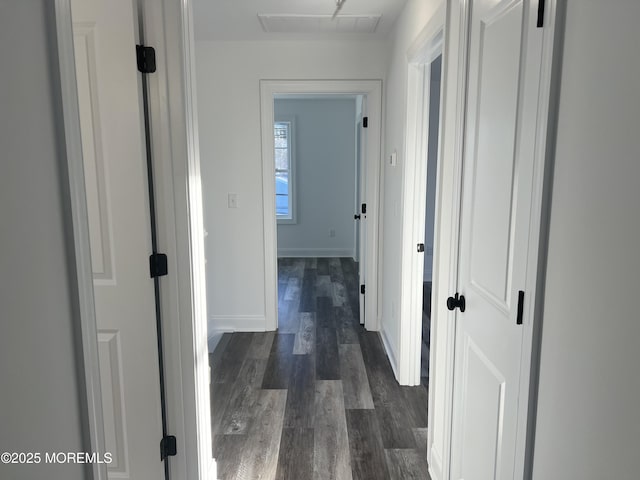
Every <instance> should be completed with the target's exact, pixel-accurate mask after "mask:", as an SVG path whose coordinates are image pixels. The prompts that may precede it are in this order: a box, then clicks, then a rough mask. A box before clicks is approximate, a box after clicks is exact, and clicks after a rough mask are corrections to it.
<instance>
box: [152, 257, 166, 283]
mask: <svg viewBox="0 0 640 480" xmlns="http://www.w3.org/2000/svg"><path fill="white" fill-rule="evenodd" d="M168 270H169V267H168V265H167V256H166V255H165V254H164V253H153V254H151V255H150V256H149V273H150V274H151V278H156V277H164V276H165V275H166V274H167V273H169V272H168Z"/></svg>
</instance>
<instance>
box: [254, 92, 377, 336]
mask: <svg viewBox="0 0 640 480" xmlns="http://www.w3.org/2000/svg"><path fill="white" fill-rule="evenodd" d="M319 92H321V93H319ZM318 95H321V96H322V97H323V99H324V100H325V101H328V99H332V101H337V100H340V99H345V98H347V99H350V100H349V101H350V102H351V103H352V107H350V108H351V111H352V112H353V115H352V116H350V118H349V120H348V121H347V123H345V125H347V127H346V128H348V129H349V130H350V131H352V132H354V130H355V127H356V125H357V124H358V120H360V123H361V125H362V127H361V131H360V144H359V148H356V141H357V135H355V132H354V133H353V134H351V135H350V136H348V137H345V148H348V150H349V152H350V153H349V154H348V155H347V156H348V157H349V165H348V167H349V168H348V169H347V170H345V174H344V175H342V177H344V178H341V179H340V180H339V181H343V182H345V185H344V191H345V192H346V193H345V198H344V199H343V206H342V207H339V206H338V207H336V206H333V207H331V208H333V209H337V211H338V216H339V218H338V219H337V220H339V223H340V224H341V225H343V226H342V227H341V229H340V230H339V229H338V227H335V228H333V227H332V226H330V225H324V227H319V228H322V231H318V232H316V233H317V235H316V237H317V238H312V240H313V241H314V242H318V241H320V240H322V241H326V242H329V243H327V244H325V245H322V244H320V243H316V244H314V245H313V249H315V251H316V254H315V255H317V256H320V257H325V258H326V257H333V258H334V259H337V258H339V257H343V258H351V259H352V262H353V258H354V257H355V256H356V254H357V255H358V257H359V258H358V260H359V261H358V264H357V269H356V265H355V264H353V265H350V266H349V268H348V270H355V275H356V278H357V281H356V282H355V285H356V286H357V291H356V292H351V295H352V296H353V295H354V294H355V295H357V296H358V304H359V306H358V316H359V317H360V323H361V324H363V325H364V326H365V328H366V329H368V330H378V329H379V319H378V318H377V306H378V285H379V279H378V237H379V232H378V211H379V185H380V181H379V177H380V162H379V161H377V159H379V158H380V138H381V136H380V135H381V118H380V116H381V113H382V85H381V82H380V81H355V80H344V81H340V80H330V81H271V80H263V81H261V107H262V108H261V116H262V119H261V120H262V121H261V123H262V155H263V205H264V222H265V224H264V231H265V242H264V245H265V247H264V248H265V300H266V307H267V308H266V318H265V320H266V324H265V330H267V331H269V330H276V329H277V328H278V305H279V301H280V298H279V293H278V290H279V289H278V286H279V278H278V265H277V264H278V261H277V259H278V256H280V257H284V256H286V254H289V255H291V254H295V256H298V257H300V256H306V257H313V256H314V254H313V251H312V250H313V249H311V250H310V249H309V248H308V247H305V246H300V244H298V245H297V246H296V245H295V244H292V243H289V244H285V243H284V242H283V241H284V240H285V239H286V240H287V241H292V238H289V237H295V236H296V235H295V234H294V233H293V232H294V231H295V230H304V229H300V228H298V223H297V222H298V220H299V217H298V213H304V212H306V214H307V215H308V214H309V211H310V210H309V209H307V210H304V212H303V211H301V212H298V210H299V208H301V207H302V204H301V203H300V201H299V199H298V198H296V196H297V195H298V194H299V191H298V190H299V189H300V179H299V178H298V174H297V173H296V169H297V168H298V167H299V166H293V168H290V170H287V168H288V167H287V165H288V164H287V161H288V160H287V158H288V157H287V155H286V154H284V153H283V151H282V150H283V149H285V150H286V148H287V145H289V144H290V145H292V146H290V147H288V148H291V149H292V151H293V150H295V151H296V152H297V151H299V150H300V146H299V145H298V146H295V145H296V143H295V139H294V141H293V142H292V141H291V139H286V141H285V139H284V138H283V139H280V140H279V142H280V143H279V144H280V147H279V149H280V152H278V153H277V152H276V138H275V135H276V127H277V126H278V125H279V126H280V127H279V128H280V134H281V135H282V134H285V135H286V129H287V128H290V129H291V131H293V132H295V131H296V128H297V127H296V121H297V120H296V119H295V115H293V116H292V115H291V112H289V114H287V113H286V112H285V111H283V110H281V111H278V109H277V108H276V102H278V99H280V100H282V101H296V102H299V101H301V100H303V99H305V98H306V99H307V100H308V99H310V98H311V97H314V96H315V97H317V96H318ZM359 98H361V99H362V101H361V106H360V107H359V111H360V112H361V113H360V116H357V115H356V114H357V112H358V109H357V104H356V101H357V100H358V99H359ZM283 108H284V107H283ZM278 115H280V117H279V118H278ZM310 133H311V135H310V137H311V138H312V139H313V137H314V130H313V129H312V130H311V131H310ZM294 135H295V134H294ZM314 141H315V140H314ZM347 143H348V144H349V145H347ZM358 152H359V154H360V156H361V158H362V159H363V160H362V161H361V162H360V164H359V165H360V166H359V167H358V165H356V162H355V158H356V156H357V155H356V154H357V153H358ZM276 154H277V155H281V159H280V160H279V161H278V162H279V163H278V162H277V159H276ZM358 169H359V171H360V175H359V177H360V178H359V182H358V188H354V187H355V183H356V174H357V173H356V172H357V171H358ZM277 173H279V174H280V175H281V178H280V179H278V178H277V177H276V179H275V180H274V177H275V176H276V174H277ZM285 177H287V178H291V179H292V180H293V182H291V183H289V181H287V182H285V181H284V178H285ZM312 177H313V175H312ZM313 178H314V181H312V182H310V184H311V186H310V187H309V188H311V189H313V188H319V187H318V185H319V182H318V181H315V180H317V178H316V177H313ZM330 178H332V179H333V180H331V181H332V182H336V181H337V180H336V179H335V176H334V177H330ZM278 189H280V192H279V193H278ZM349 189H351V190H350V191H349ZM320 193H322V192H320ZM289 195H293V197H288V196H289ZM334 200H335V199H334V198H331V199H329V200H327V201H325V203H324V205H318V204H317V203H318V202H317V201H316V202H315V204H314V205H313V206H312V208H311V211H313V210H314V209H317V210H322V209H326V208H328V207H329V206H330V205H331V204H332V202H333V201H334ZM278 201H279V202H280V206H279V207H278ZM356 202H358V203H359V205H360V208H359V209H358V210H356V211H355V212H354V211H353V207H354V203H356ZM278 208H280V211H281V215H280V218H278V213H277V212H278ZM300 220H301V221H304V219H303V218H302V217H300ZM352 222H356V224H357V225H358V227H354V226H353V225H354V224H353V223H352ZM356 229H359V230H360V234H359V236H358V237H359V238H358V243H359V245H358V248H356V247H355V239H356V236H355V235H354V233H355V231H356ZM303 233H304V232H303ZM342 233H344V238H345V241H344V243H343V244H342V245H340V246H335V245H337V243H336V242H337V241H338V240H339V234H340V235H342ZM312 236H313V234H312ZM279 242H280V243H279ZM331 242H333V243H331ZM287 249H288V250H287ZM322 263H324V262H321V264H322ZM334 263H335V260H334ZM315 265H316V267H317V261H316V263H315ZM316 274H317V272H316ZM302 281H303V279H302V278H299V279H298V280H292V281H291V287H292V289H294V288H301V287H302ZM308 281H312V280H311V279H309V280H308ZM287 282H289V280H287ZM296 282H298V283H299V284H300V285H299V287H298V285H297V283H296ZM323 288H327V287H323ZM331 288H333V286H332V287H331ZM335 288H336V293H335V294H336V297H338V296H341V295H344V296H345V298H346V292H342V291H340V287H335ZM280 290H281V291H282V289H280ZM291 291H293V290H291ZM283 295H284V293H283ZM352 298H353V297H352ZM338 300H339V299H337V301H338Z"/></svg>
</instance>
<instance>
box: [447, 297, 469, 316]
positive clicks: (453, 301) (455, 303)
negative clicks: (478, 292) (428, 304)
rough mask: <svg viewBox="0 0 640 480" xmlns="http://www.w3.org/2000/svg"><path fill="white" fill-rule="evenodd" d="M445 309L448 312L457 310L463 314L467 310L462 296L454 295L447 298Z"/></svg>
mask: <svg viewBox="0 0 640 480" xmlns="http://www.w3.org/2000/svg"><path fill="white" fill-rule="evenodd" d="M447 308H448V309H449V310H455V309H456V308H459V309H460V311H461V312H464V311H465V309H466V308H467V302H466V301H465V299H464V295H458V294H457V293H456V295H455V296H454V297H449V298H447Z"/></svg>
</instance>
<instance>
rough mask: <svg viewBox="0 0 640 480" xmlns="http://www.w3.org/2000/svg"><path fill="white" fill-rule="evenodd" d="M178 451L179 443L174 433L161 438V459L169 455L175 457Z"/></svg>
mask: <svg viewBox="0 0 640 480" xmlns="http://www.w3.org/2000/svg"><path fill="white" fill-rule="evenodd" d="M177 453H178V444H177V442H176V437H175V436H174V435H167V436H166V437H164V438H163V439H162V440H160V460H164V459H165V458H167V457H175V456H176V454H177Z"/></svg>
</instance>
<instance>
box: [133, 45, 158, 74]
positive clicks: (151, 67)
mask: <svg viewBox="0 0 640 480" xmlns="http://www.w3.org/2000/svg"><path fill="white" fill-rule="evenodd" d="M136 59H137V61H138V70H139V71H140V72H141V73H154V72H155V71H156V51H155V49H154V48H153V47H145V46H144V45H136Z"/></svg>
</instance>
